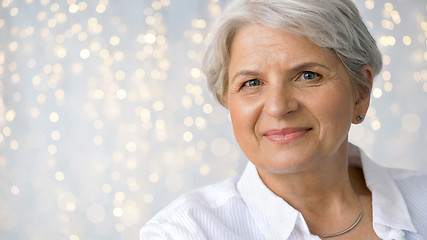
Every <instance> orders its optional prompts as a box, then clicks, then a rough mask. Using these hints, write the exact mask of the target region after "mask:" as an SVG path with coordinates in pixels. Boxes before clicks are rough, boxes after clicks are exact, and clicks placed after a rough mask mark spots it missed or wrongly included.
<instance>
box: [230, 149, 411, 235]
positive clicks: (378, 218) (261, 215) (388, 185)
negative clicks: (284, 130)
mask: <svg viewBox="0 0 427 240" xmlns="http://www.w3.org/2000/svg"><path fill="white" fill-rule="evenodd" d="M359 151H360V153H361V154H360V160H361V165H362V169H363V173H364V176H365V181H366V185H367V186H368V188H369V190H370V191H371V193H372V214H373V225H374V230H375V232H377V234H380V231H381V230H380V229H382V228H384V226H386V227H389V228H392V229H396V230H407V231H411V232H417V231H416V228H415V227H414V225H413V223H412V220H411V217H410V215H409V212H408V208H407V206H406V203H405V200H404V198H403V196H402V194H401V193H400V190H399V189H398V187H397V185H396V183H395V182H394V180H393V178H392V177H391V176H390V174H389V173H388V172H387V170H386V168H384V167H381V166H379V165H377V164H376V163H374V162H373V161H372V160H371V159H370V158H369V157H368V156H367V155H366V154H365V153H364V152H363V151H361V150H360V149H359ZM355 165H359V166H360V164H355ZM237 189H238V191H239V192H240V194H241V196H242V198H243V200H244V201H245V203H246V205H247V206H248V208H249V211H250V212H251V214H252V216H253V218H254V220H255V221H256V223H257V225H258V227H259V228H260V230H261V231H262V232H263V234H264V236H266V237H267V239H288V238H289V236H290V234H291V233H292V231H293V230H294V228H295V227H296V226H295V225H301V226H299V227H300V231H303V232H306V233H309V229H308V227H307V225H306V223H305V221H304V218H303V216H302V215H301V213H300V212H298V211H297V210H296V209H294V208H293V207H292V206H290V205H289V204H288V203H287V202H285V201H284V200H283V199H282V198H280V197H279V196H277V195H275V194H274V193H273V192H272V191H271V190H270V189H268V188H267V187H266V186H265V185H264V183H263V182H262V180H261V178H260V177H259V175H258V172H257V170H256V167H255V165H253V164H252V163H251V162H250V161H249V162H248V164H247V166H246V169H245V171H244V172H243V174H242V176H241V177H240V180H239V182H238V183H237ZM300 220H302V221H300ZM298 222H299V223H301V222H302V224H297V223H298ZM271 223H274V224H271ZM278 226H281V227H278ZM380 235H381V234H380Z"/></svg>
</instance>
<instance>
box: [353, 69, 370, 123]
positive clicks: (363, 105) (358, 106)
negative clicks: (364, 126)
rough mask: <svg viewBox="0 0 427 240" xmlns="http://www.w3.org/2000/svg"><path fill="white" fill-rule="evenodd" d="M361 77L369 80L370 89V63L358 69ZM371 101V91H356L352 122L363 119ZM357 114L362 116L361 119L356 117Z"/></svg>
mask: <svg viewBox="0 0 427 240" xmlns="http://www.w3.org/2000/svg"><path fill="white" fill-rule="evenodd" d="M360 74H361V77H363V78H364V80H365V81H368V82H369V85H370V88H371V89H372V85H373V81H374V74H373V72H372V67H371V66H370V65H365V66H363V67H362V70H360ZM370 102H371V93H370V92H367V93H359V92H358V93H356V98H355V103H354V112H353V121H352V122H353V123H354V124H359V123H361V122H363V120H364V119H365V115H366V113H367V112H368V108H369V104H370ZM358 116H361V117H362V120H359V119H357V118H358Z"/></svg>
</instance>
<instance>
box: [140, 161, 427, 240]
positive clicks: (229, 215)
mask: <svg viewBox="0 0 427 240" xmlns="http://www.w3.org/2000/svg"><path fill="white" fill-rule="evenodd" d="M361 161H362V169H363V172H364V175H365V181H366V184H367V186H368V188H369V189H370V191H371V192H372V212H373V227H374V230H375V232H376V234H377V235H378V236H379V237H380V238H381V239H396V240H400V239H409V240H422V239H427V175H423V174H420V173H417V172H414V171H409V170H402V169H390V168H385V167H381V166H379V165H377V164H375V163H374V162H373V161H372V160H371V159H369V158H368V157H367V156H366V155H365V154H364V153H362V154H361ZM147 239H149V240H152V239H175V240H179V239H183V240H184V239H185V240H190V239H195V240H196V239H197V240H203V239H224V240H233V239H244V240H250V239H254V240H255V239H256V240H262V239H265V240H275V239H319V238H318V237H317V236H315V235H312V234H310V231H309V229H308V226H307V224H306V222H305V220H304V218H303V216H302V215H301V213H300V212H298V211H297V210H296V209H294V208H293V207H292V206H290V205H289V204H288V203H286V202H285V201H284V200H283V199H282V198H280V197H278V196H277V195H275V194H274V193H273V192H271V191H270V190H269V189H268V188H267V187H266V186H265V185H264V183H263V182H262V180H261V179H260V177H259V175H258V173H257V170H256V168H255V166H254V165H253V164H252V163H250V162H249V163H248V165H247V167H246V169H245V171H244V172H243V174H242V175H241V176H240V177H239V176H234V177H232V178H229V179H227V180H225V181H224V182H221V183H218V184H214V185H209V186H206V187H203V188H200V189H197V190H193V191H191V192H188V193H186V194H184V195H182V196H181V197H179V198H178V199H177V200H175V201H174V202H172V203H171V204H170V205H168V206H167V207H166V208H165V209H163V210H162V211H160V212H159V213H158V214H157V215H156V216H154V217H153V218H152V219H151V220H150V221H148V222H147V223H146V225H144V226H143V228H142V229H141V231H140V240H147Z"/></svg>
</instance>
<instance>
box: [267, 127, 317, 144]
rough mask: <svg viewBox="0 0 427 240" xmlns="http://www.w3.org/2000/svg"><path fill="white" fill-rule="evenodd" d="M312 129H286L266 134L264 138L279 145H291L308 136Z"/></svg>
mask: <svg viewBox="0 0 427 240" xmlns="http://www.w3.org/2000/svg"><path fill="white" fill-rule="evenodd" d="M311 130H312V128H285V129H280V130H276V129H275V130H270V131H267V132H265V133H264V137H265V138H266V139H268V140H269V141H271V142H273V143H277V144H285V143H291V142H293V141H295V140H297V139H299V138H301V137H303V136H305V134H307V133H308V132H309V131H311Z"/></svg>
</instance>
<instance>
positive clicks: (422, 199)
mask: <svg viewBox="0 0 427 240" xmlns="http://www.w3.org/2000/svg"><path fill="white" fill-rule="evenodd" d="M381 65H382V63H381V54H380V52H379V50H378V49H377V47H376V44H375V41H374V39H373V38H372V36H371V35H370V34H369V32H368V30H367V29H366V27H365V25H364V24H363V21H362V19H361V18H360V16H359V13H358V11H357V8H356V7H355V5H354V4H353V3H352V2H351V1H350V0H240V1H237V2H235V3H233V4H232V5H231V6H230V7H229V8H228V9H227V10H226V11H225V12H224V14H223V15H222V17H221V18H220V20H219V22H218V24H217V27H216V29H215V30H214V32H213V37H212V43H211V45H210V46H209V48H208V50H207V52H206V55H205V59H204V62H203V70H204V72H205V75H206V77H207V81H208V85H209V88H210V90H211V91H212V92H213V94H214V95H215V96H216V98H217V99H218V101H219V102H220V103H221V104H222V105H223V106H224V107H226V108H228V109H229V111H230V115H231V120H232V125H233V131H234V135H235V138H236V140H237V142H238V144H239V146H240V147H241V149H242V150H243V152H244V153H245V155H246V157H247V158H248V160H249V162H248V165H247V167H246V169H245V170H244V172H243V174H242V175H241V176H235V177H232V178H230V179H228V180H226V181H224V182H222V183H218V184H215V185H211V186H207V187H204V188H201V189H198V190H194V191H192V192H189V193H187V194H184V195H183V196H182V197H180V198H179V199H177V200H176V201H174V202H173V203H172V204H170V205H169V206H167V207H166V208H165V209H164V210H162V211H161V212H160V213H158V214H157V215H156V216H155V217H154V218H153V219H151V220H150V221H149V222H148V223H147V224H146V225H145V226H144V227H143V228H142V229H141V232H140V239H257V240H258V239H268V240H271V239H319V238H320V239H324V238H334V239H427V230H426V229H427V200H426V199H427V177H426V176H425V175H421V174H418V173H416V172H412V171H407V170H401V169H388V168H384V167H381V166H379V165H376V164H375V163H374V162H373V161H372V160H370V159H369V158H368V157H367V156H366V155H365V154H364V153H363V152H362V153H361V152H360V151H359V149H358V148H357V147H355V146H353V145H351V144H349V143H348V132H349V129H350V126H351V124H359V123H361V122H362V121H363V119H364V116H365V114H366V112H367V110H368V107H369V102H370V90H371V86H372V81H373V78H374V76H375V75H376V74H377V73H378V72H379V71H380V68H381ZM349 148H350V149H349ZM349 156H350V157H349Z"/></svg>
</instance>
